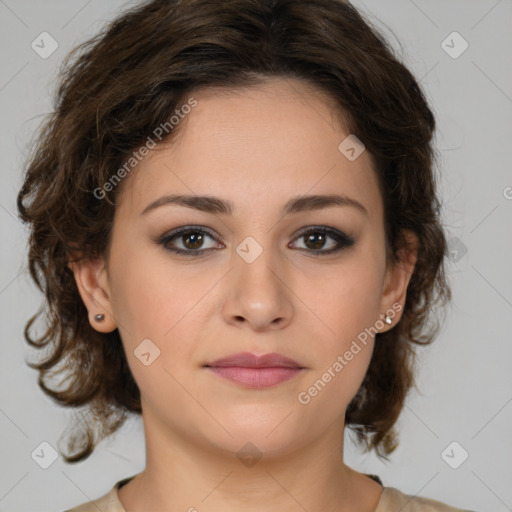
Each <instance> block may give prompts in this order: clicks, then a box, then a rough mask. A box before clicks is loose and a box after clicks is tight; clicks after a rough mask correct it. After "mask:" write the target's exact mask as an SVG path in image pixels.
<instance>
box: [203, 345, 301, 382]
mask: <svg viewBox="0 0 512 512" xmlns="http://www.w3.org/2000/svg"><path fill="white" fill-rule="evenodd" d="M204 367H205V368H207V369H208V370H210V371H212V372H214V373H215V374H217V375H219V376H220V377H223V378H225V379H227V380H230V381H232V382H234V383H236V384H238V385H240V386H242V387H244V388H253V389H262V388H267V387H271V386H275V385H277V384H280V383H282V382H285V381H287V380H290V379H292V378H293V377H295V376H296V375H298V374H299V373H301V372H302V371H303V370H304V367H302V366H301V365H300V364H299V363H297V362H296V361H294V360H293V359H290V358H289V357H285V356H283V355H281V354H277V353H275V352H272V353H268V354H263V355H261V356H258V355H257V354H252V353H250V352H239V353H237V354H231V355H230V356H228V357H224V358H221V359H217V360H216V361H213V362H212V363H208V364H205V365H204Z"/></svg>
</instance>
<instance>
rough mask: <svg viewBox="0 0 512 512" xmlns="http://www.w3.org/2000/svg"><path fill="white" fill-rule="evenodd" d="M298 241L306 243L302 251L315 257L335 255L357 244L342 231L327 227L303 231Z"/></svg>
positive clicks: (310, 228)
mask: <svg viewBox="0 0 512 512" xmlns="http://www.w3.org/2000/svg"><path fill="white" fill-rule="evenodd" d="M329 239H330V240H331V241H330V242H328V241H329ZM296 240H303V241H304V245H305V249H303V248H300V249H301V250H307V251H308V252H312V253H313V254H315V255H325V254H333V253H335V252H338V251H341V250H342V249H345V248H348V247H351V246H352V245H354V243H355V241H354V239H353V238H351V237H349V236H348V235H346V234H345V233H343V232H342V231H338V230H337V229H334V228H327V227H325V226H318V227H309V228H307V229H306V230H304V231H302V232H301V233H300V235H299V236H298V237H297V238H296ZM326 246H327V248H326Z"/></svg>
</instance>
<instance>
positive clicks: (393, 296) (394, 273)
mask: <svg viewBox="0 0 512 512" xmlns="http://www.w3.org/2000/svg"><path fill="white" fill-rule="evenodd" d="M404 236H405V238H406V240H407V247H404V248H402V249H401V250H400V251H399V261H398V262H397V263H396V264H395V265H390V266H389V267H388V269H387V270H386V279H385V285H384V288H383V291H382V299H381V311H385V312H386V313H387V312H388V311H391V312H392V314H393V315H394V318H392V322H391V323H390V324H389V325H390V328H391V327H392V326H394V325H396V324H397V323H398V322H399V321H400V317H401V314H402V311H403V308H404V304H405V299H406V296H407V288H408V286H409V282H410V280H411V276H412V274H413V272H414V268H415V266H416V261H417V254H418V238H417V236H416V235H415V234H414V233H413V232H412V231H409V230H407V231H404ZM386 313H384V314H386ZM390 316H391V315H390ZM386 323H388V322H386Z"/></svg>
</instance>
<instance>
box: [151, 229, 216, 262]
mask: <svg viewBox="0 0 512 512" xmlns="http://www.w3.org/2000/svg"><path fill="white" fill-rule="evenodd" d="M207 238H210V239H212V240H215V238H214V237H213V235H212V234H210V233H209V232H208V231H207V230H205V229H203V228H200V227H194V226H184V227H182V228H178V229H176V230H174V231H172V232H171V233H169V234H167V235H165V236H164V237H162V238H161V239H160V240H159V241H158V243H159V244H160V245H163V246H164V247H165V248H166V249H167V250H169V251H172V252H174V253H175V254H187V255H189V256H199V255H201V254H202V253H205V252H206V251H209V250H213V249H216V248H219V247H218V246H215V245H213V246H211V247H206V248H205V247H204V242H205V240H206V239H207ZM176 244H178V246H179V245H181V247H176Z"/></svg>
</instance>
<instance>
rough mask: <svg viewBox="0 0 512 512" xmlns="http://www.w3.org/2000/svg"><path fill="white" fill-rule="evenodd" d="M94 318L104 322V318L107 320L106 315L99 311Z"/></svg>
mask: <svg viewBox="0 0 512 512" xmlns="http://www.w3.org/2000/svg"><path fill="white" fill-rule="evenodd" d="M94 320H96V322H103V320H105V315H103V314H102V313H98V314H97V315H94Z"/></svg>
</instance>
